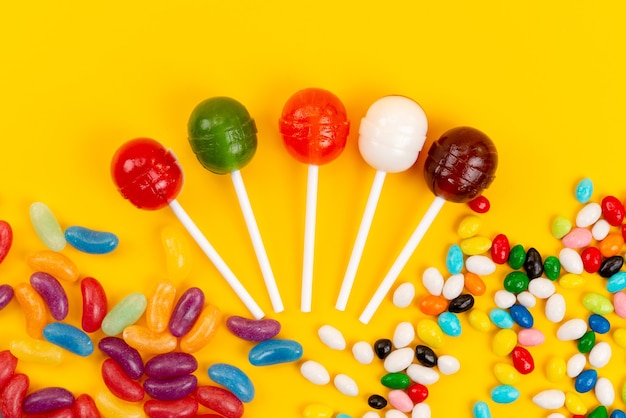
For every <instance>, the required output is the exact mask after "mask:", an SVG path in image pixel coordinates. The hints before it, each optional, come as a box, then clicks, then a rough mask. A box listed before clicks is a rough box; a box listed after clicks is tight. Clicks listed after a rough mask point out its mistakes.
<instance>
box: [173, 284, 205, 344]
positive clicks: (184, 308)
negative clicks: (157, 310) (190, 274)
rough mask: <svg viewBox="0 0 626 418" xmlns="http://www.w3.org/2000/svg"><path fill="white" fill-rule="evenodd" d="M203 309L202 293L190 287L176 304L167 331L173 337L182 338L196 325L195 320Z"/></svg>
mask: <svg viewBox="0 0 626 418" xmlns="http://www.w3.org/2000/svg"><path fill="white" fill-rule="evenodd" d="M203 307H204V293H202V290H200V289H198V288H197V287H190V288H189V289H187V290H186V291H185V293H183V294H182V295H181V297H180V299H179V300H178V302H176V306H175V307H174V311H173V312H172V316H171V317H170V322H169V329H170V333H171V334H172V335H173V336H174V337H182V336H183V335H185V334H187V333H188V332H189V330H190V329H191V328H192V327H193V324H195V323H196V320H197V319H198V317H199V316H200V313H201V312H202V308H203Z"/></svg>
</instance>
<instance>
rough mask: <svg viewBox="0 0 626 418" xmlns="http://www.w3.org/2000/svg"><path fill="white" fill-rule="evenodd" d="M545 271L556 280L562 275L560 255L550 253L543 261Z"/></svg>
mask: <svg viewBox="0 0 626 418" xmlns="http://www.w3.org/2000/svg"><path fill="white" fill-rule="evenodd" d="M543 272H544V274H545V275H546V277H548V279H550V280H556V279H558V278H559V276H560V275H561V262H560V261H559V258H558V257H555V256H553V255H550V256H548V257H546V259H545V260H544V261H543Z"/></svg>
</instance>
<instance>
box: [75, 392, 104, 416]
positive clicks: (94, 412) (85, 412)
mask: <svg viewBox="0 0 626 418" xmlns="http://www.w3.org/2000/svg"><path fill="white" fill-rule="evenodd" d="M74 414H75V415H76V418H101V417H102V415H100V411H98V407H97V406H96V402H95V401H94V400H93V398H92V397H91V396H89V395H87V394H86V393H84V394H82V395H80V396H78V397H77V398H76V400H75V401H74Z"/></svg>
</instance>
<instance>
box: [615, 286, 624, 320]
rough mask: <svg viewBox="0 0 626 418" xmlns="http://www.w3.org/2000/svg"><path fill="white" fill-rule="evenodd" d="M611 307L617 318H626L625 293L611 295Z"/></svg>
mask: <svg viewBox="0 0 626 418" xmlns="http://www.w3.org/2000/svg"><path fill="white" fill-rule="evenodd" d="M613 306H614V308H615V313H616V314H617V316H619V317H620V318H626V293H624V292H616V293H615V294H614V295H613Z"/></svg>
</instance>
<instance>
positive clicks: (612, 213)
mask: <svg viewBox="0 0 626 418" xmlns="http://www.w3.org/2000/svg"><path fill="white" fill-rule="evenodd" d="M600 206H601V207H602V216H604V219H606V220H607V222H608V223H609V224H610V225H613V226H619V225H621V224H622V222H623V221H624V214H625V213H626V212H625V211H624V205H622V202H620V201H619V200H618V199H617V198H616V197H615V196H606V197H604V198H603V199H602V203H601V204H600Z"/></svg>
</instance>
